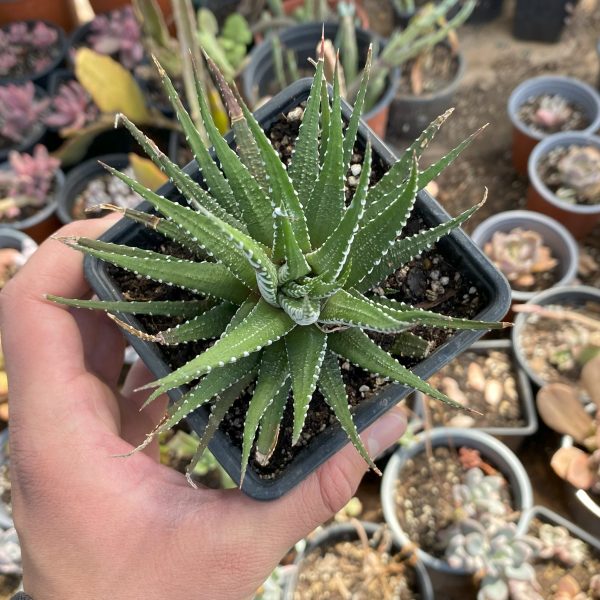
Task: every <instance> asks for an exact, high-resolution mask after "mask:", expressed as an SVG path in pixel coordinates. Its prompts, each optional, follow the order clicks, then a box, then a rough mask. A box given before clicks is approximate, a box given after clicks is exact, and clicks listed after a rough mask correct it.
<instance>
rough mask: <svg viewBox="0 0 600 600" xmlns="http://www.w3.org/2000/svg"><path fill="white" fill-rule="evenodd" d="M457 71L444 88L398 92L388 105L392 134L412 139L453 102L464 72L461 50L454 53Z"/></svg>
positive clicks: (464, 65)
mask: <svg viewBox="0 0 600 600" xmlns="http://www.w3.org/2000/svg"><path fill="white" fill-rule="evenodd" d="M456 60H457V71H456V75H455V77H454V79H453V80H452V82H451V83H450V84H448V85H447V86H446V87H445V88H442V89H441V90H438V91H436V92H433V93H432V94H423V95H421V96H413V95H411V94H403V93H401V92H398V93H397V94H396V97H395V99H394V101H393V102H392V105H391V107H390V129H391V131H393V132H394V135H396V136H398V137H402V138H411V139H414V138H416V137H417V136H418V135H420V134H421V132H422V131H423V130H424V129H425V128H426V127H427V125H429V123H431V121H433V120H434V119H435V118H436V117H438V116H439V115H441V114H443V113H444V112H446V111H447V110H448V109H449V108H450V107H451V106H452V104H453V100H454V94H455V93H456V90H457V89H458V86H459V85H460V82H461V81H462V78H463V75H464V72H465V67H466V63H465V58H464V56H463V54H462V53H461V52H459V53H458V54H457V55H456Z"/></svg>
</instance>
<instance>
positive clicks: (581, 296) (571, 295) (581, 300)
mask: <svg viewBox="0 0 600 600" xmlns="http://www.w3.org/2000/svg"><path fill="white" fill-rule="evenodd" d="M586 302H597V303H600V290H598V289H596V288H593V287H588V286H584V285H578V286H567V287H562V288H557V289H552V290H546V291H545V292H541V293H539V294H537V295H535V296H534V297H533V298H532V299H531V300H529V302H527V304H539V305H540V306H547V305H550V304H558V305H561V304H569V305H575V306H581V305H584V304H585V303H586ZM527 316H528V315H526V314H520V315H518V316H517V318H516V319H515V326H514V327H513V330H512V342H513V346H514V349H515V356H516V357H517V360H518V361H519V364H520V365H521V367H522V369H523V370H524V371H525V372H526V373H527V375H528V376H529V378H530V379H531V380H532V381H533V382H534V383H535V384H536V385H537V386H539V387H543V386H544V385H545V384H546V383H548V382H547V381H544V380H543V379H542V378H541V377H540V376H539V375H538V374H537V373H536V372H535V371H534V370H533V369H532V368H531V367H530V366H529V363H528V361H527V358H526V357H525V354H524V353H523V348H522V346H521V338H522V335H523V327H524V325H525V322H526V320H527Z"/></svg>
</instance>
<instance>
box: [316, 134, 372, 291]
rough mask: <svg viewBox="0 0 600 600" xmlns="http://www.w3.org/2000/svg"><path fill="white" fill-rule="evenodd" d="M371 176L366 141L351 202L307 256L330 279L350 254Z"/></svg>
mask: <svg viewBox="0 0 600 600" xmlns="http://www.w3.org/2000/svg"><path fill="white" fill-rule="evenodd" d="M370 177H371V143H370V142H368V143H367V148H366V150H365V159H364V162H363V167H362V172H361V175H360V180H359V182H358V187H357V188H356V191H355V192H354V197H353V198H352V202H351V204H350V206H349V207H348V209H347V210H346V212H345V213H344V216H343V217H342V220H341V222H340V224H339V225H338V226H337V227H336V229H335V231H334V232H333V233H332V234H331V235H330V236H329V238H328V239H327V241H326V242H325V243H324V244H323V245H322V246H321V247H320V248H319V249H318V250H316V251H315V252H313V253H312V254H309V255H308V256H307V260H308V263H309V264H310V265H311V267H312V268H313V270H314V272H315V273H317V274H320V273H328V274H329V276H330V278H331V280H335V279H337V278H338V277H339V274H340V273H341V271H342V269H343V268H344V265H345V264H346V259H347V258H348V255H349V254H350V248H351V247H352V242H353V241H354V237H355V236H356V234H357V232H358V229H359V225H360V222H361V219H362V217H363V215H364V211H365V199H366V196H367V190H368V189H369V181H370Z"/></svg>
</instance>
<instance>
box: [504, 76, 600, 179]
mask: <svg viewBox="0 0 600 600" xmlns="http://www.w3.org/2000/svg"><path fill="white" fill-rule="evenodd" d="M544 94H558V95H560V96H562V97H563V98H565V99H566V100H568V101H570V102H574V103H575V104H577V106H579V107H580V108H581V109H582V110H583V111H584V112H585V114H586V116H587V117H588V120H589V122H590V124H589V126H588V127H586V129H584V130H582V131H586V132H588V133H594V132H595V131H597V130H598V128H600V97H599V96H598V93H597V92H596V91H595V90H594V89H593V88H592V87H591V86H589V85H587V84H585V83H583V82H582V81H578V80H577V79H573V78H571V77H561V76H558V75H556V76H547V75H542V76H541V77H534V78H532V79H527V80H526V81H524V82H523V83H521V84H520V85H518V86H517V87H516V88H515V89H514V91H513V92H512V94H511V95H510V98H509V100H508V116H509V117H510V120H511V121H512V125H513V151H512V156H513V166H514V168H515V170H516V171H517V173H518V174H519V175H527V160H528V159H529V155H530V154H531V153H532V151H533V149H534V148H535V147H536V146H537V144H538V143H539V142H540V141H541V140H543V139H544V138H546V137H548V136H547V135H545V134H543V133H541V132H539V131H536V130H533V129H531V128H530V127H528V126H527V125H525V123H523V122H522V121H521V120H520V119H519V116H518V113H519V109H520V108H521V106H523V104H525V103H526V102H527V100H529V99H530V98H535V97H537V96H542V95H544Z"/></svg>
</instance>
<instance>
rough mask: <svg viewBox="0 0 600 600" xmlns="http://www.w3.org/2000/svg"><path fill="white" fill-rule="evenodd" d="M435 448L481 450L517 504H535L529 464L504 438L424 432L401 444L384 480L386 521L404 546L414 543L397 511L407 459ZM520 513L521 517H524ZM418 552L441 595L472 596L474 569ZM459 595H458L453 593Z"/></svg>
mask: <svg viewBox="0 0 600 600" xmlns="http://www.w3.org/2000/svg"><path fill="white" fill-rule="evenodd" d="M429 443H430V444H431V447H432V448H437V447H439V446H451V447H452V448H459V447H461V446H467V447H468V448H472V449H474V450H478V451H479V452H480V453H481V456H482V458H483V459H484V460H486V461H489V462H490V463H491V464H492V465H493V466H494V467H496V468H497V469H499V471H500V472H501V473H502V474H503V475H504V477H505V478H506V480H507V481H508V484H509V486H510V489H511V492H512V498H513V502H514V506H515V508H516V509H517V510H519V511H521V512H522V513H523V512H524V511H526V510H528V509H530V508H531V506H532V504H533V490H532V488H531V482H530V480H529V477H528V475H527V472H526V471H525V468H524V467H523V465H522V464H521V462H520V461H519V459H518V458H517V457H516V456H515V454H514V453H513V452H512V451H511V450H509V449H508V448H507V447H506V446H505V445H504V444H503V443H502V442H500V441H498V440H497V439H495V438H494V437H492V436H491V435H488V434H487V433H483V432H481V431H476V430H471V429H460V428H456V429H452V428H444V427H442V428H439V429H433V430H430V431H423V432H421V433H420V434H419V435H418V436H417V437H416V438H415V441H414V442H413V443H412V444H411V445H410V446H407V447H400V448H399V449H398V450H397V451H396V452H395V453H394V454H393V456H392V457H391V458H390V460H389V462H388V464H387V466H386V468H385V471H384V473H383V480H382V482H381V504H382V507H383V514H384V517H385V521H386V523H387V524H388V525H389V526H390V528H391V530H392V532H393V534H394V537H395V538H396V539H397V541H398V543H399V544H400V545H401V546H404V545H406V544H410V543H414V542H413V541H412V540H409V539H408V537H407V536H406V534H405V533H404V531H403V530H402V526H401V525H400V521H399V520H398V515H397V505H396V499H395V496H396V484H397V482H398V480H399V479H401V478H402V469H403V468H404V465H405V463H406V461H407V460H409V459H410V458H413V457H414V456H417V455H418V454H421V453H422V452H425V447H426V444H429ZM523 518H524V517H523V515H521V517H520V521H521V520H522V519H523ZM417 556H418V558H419V559H420V560H421V561H422V562H423V564H424V565H425V568H426V569H427V571H428V573H429V575H430V576H431V580H432V583H433V586H434V590H435V591H436V593H437V590H438V588H439V590H444V592H443V593H442V595H440V597H441V598H442V597H444V598H447V597H450V595H451V594H452V592H454V593H458V594H462V595H458V596H456V597H457V598H467V597H470V596H468V595H466V594H467V593H468V592H466V590H468V589H470V588H471V586H472V583H473V582H472V577H473V575H474V573H471V572H469V571H466V570H464V569H454V568H452V567H450V566H449V565H448V563H447V562H446V561H445V560H443V559H440V558H435V557H434V556H432V555H430V554H428V553H426V552H424V551H423V550H421V549H420V548H418V549H417ZM452 597H455V596H452Z"/></svg>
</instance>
